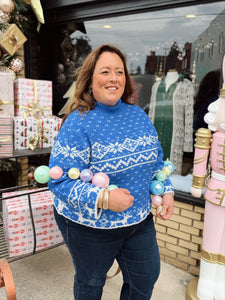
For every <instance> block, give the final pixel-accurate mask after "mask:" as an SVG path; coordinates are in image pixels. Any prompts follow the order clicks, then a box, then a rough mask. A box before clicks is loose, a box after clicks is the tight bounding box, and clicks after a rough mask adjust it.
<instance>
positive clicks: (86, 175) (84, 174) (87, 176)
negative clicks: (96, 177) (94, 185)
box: [80, 169, 93, 182]
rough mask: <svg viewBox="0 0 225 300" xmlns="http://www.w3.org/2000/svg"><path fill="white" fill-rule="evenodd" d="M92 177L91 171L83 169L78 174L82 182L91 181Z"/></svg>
mask: <svg viewBox="0 0 225 300" xmlns="http://www.w3.org/2000/svg"><path fill="white" fill-rule="evenodd" d="M92 177H93V174H92V172H91V170H89V169H84V170H82V171H81V172H80V179H81V180H82V181H84V182H89V181H91V179H92Z"/></svg>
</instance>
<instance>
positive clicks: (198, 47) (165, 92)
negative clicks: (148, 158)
mask: <svg viewBox="0 0 225 300" xmlns="http://www.w3.org/2000/svg"><path fill="white" fill-rule="evenodd" d="M224 36H225V9H224V2H217V3H210V4H203V5H194V6H188V7H180V8H173V9H167V10H161V11H155V12H146V13H141V14H140V13H139V14H132V15H126V16H119V17H113V18H107V19H96V20H92V21H84V22H76V21H71V22H69V23H67V24H62V25H56V26H54V28H49V29H48V30H47V31H46V32H45V40H46V38H47V39H48V40H49V43H48V45H47V48H44V47H42V51H45V55H44V57H45V60H46V61H43V62H42V72H43V75H42V78H43V77H46V78H47V79H51V80H53V92H54V107H53V112H54V114H57V115H60V114H61V113H63V112H64V110H63V109H64V105H65V104H66V102H67V100H68V99H69V97H70V94H71V91H73V88H74V83H75V80H76V78H75V76H74V71H75V69H77V68H78V67H79V66H80V65H81V64H82V61H83V59H84V58H85V57H86V56H87V55H88V53H89V52H90V51H91V50H93V49H95V48H96V47H98V46H99V45H101V44H103V43H110V44H113V45H115V46H118V47H119V48H120V49H121V50H122V51H123V52H124V53H125V54H126V57H127V63H128V68H129V72H130V75H131V76H132V81H133V86H134V95H133V100H134V101H135V102H136V103H137V105H139V106H140V107H142V108H143V110H144V111H145V112H146V114H148V116H149V118H150V119H151V120H152V122H153V123H154V125H155V127H156V129H157V131H158V135H159V140H160V142H161V144H162V147H163V150H164V154H165V157H164V158H165V159H167V158H168V159H170V160H171V161H172V162H173V163H174V165H175V168H176V174H175V175H177V176H178V177H177V178H178V180H177V181H176V182H175V185H176V186H175V188H176V189H178V190H179V189H181V190H182V191H187V192H189V186H190V185H191V177H192V175H191V172H192V162H193V149H194V147H193V143H194V133H195V130H197V129H198V128H197V127H198V125H199V126H200V125H201V126H202V125H203V126H207V125H206V124H204V122H203V115H202V114H201V113H198V111H197V110H200V111H201V112H204V111H205V109H207V106H208V105H209V103H210V101H215V100H216V99H217V98H218V96H219V89H220V88H221V86H222V76H221V71H220V70H221V66H222V59H223V55H224V48H225V45H224ZM211 73H212V74H211ZM207 74H211V75H212V76H213V79H212V80H211V82H213V84H214V94H213V95H211V94H210V96H209V98H207V96H205V97H206V98H204V99H200V98H198V97H197V98H196V96H197V95H198V92H199V87H200V84H201V82H202V80H203V79H204V77H205V76H206V75H207ZM208 88H209V86H206V87H204V89H205V93H203V94H204V95H207V89H208ZM196 99H198V101H200V102H199V103H200V104H196V101H197V100H196ZM196 116H197V121H196V120H195V118H196ZM175 177H176V176H175ZM180 180H181V181H180ZM183 180H186V181H187V182H188V184H184V183H183ZM179 182H181V184H180V183H179Z"/></svg>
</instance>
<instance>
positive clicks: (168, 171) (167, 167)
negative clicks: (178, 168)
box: [162, 166, 171, 176]
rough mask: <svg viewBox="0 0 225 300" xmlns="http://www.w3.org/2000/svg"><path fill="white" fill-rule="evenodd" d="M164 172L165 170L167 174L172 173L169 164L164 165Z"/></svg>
mask: <svg viewBox="0 0 225 300" xmlns="http://www.w3.org/2000/svg"><path fill="white" fill-rule="evenodd" d="M162 172H164V173H165V174H166V175H168V176H169V175H170V174H171V169H170V167H169V166H166V167H163V169H162Z"/></svg>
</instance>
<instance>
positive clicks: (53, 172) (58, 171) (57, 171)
mask: <svg viewBox="0 0 225 300" xmlns="http://www.w3.org/2000/svg"><path fill="white" fill-rule="evenodd" d="M62 175H63V170H62V168H60V167H59V166H55V167H52V168H51V169H50V172H49V176H50V177H51V178H52V179H59V178H60V177H62Z"/></svg>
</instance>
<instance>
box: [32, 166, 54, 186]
mask: <svg viewBox="0 0 225 300" xmlns="http://www.w3.org/2000/svg"><path fill="white" fill-rule="evenodd" d="M49 173H50V168H49V167H48V166H40V167H37V169H36V170H35V171H34V179H35V180H36V181H37V182H38V183H42V184H43V183H47V182H49V180H50V179H51V177H50V175H49Z"/></svg>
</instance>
